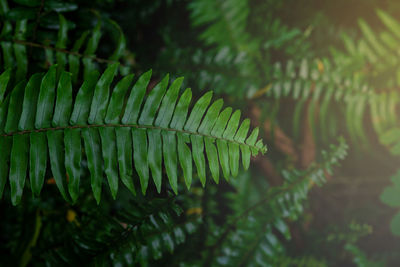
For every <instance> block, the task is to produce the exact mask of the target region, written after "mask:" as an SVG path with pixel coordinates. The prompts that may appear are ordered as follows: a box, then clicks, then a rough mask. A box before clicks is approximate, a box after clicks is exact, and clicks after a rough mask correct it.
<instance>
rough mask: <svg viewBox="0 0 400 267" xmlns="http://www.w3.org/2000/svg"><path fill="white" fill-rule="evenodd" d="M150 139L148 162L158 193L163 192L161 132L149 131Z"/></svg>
mask: <svg viewBox="0 0 400 267" xmlns="http://www.w3.org/2000/svg"><path fill="white" fill-rule="evenodd" d="M147 134H148V137H149V152H148V153H149V154H148V162H149V166H150V170H151V175H152V177H153V181H154V184H155V185H156V188H157V192H158V193H160V192H161V180H162V169H161V168H162V164H161V162H162V145H161V130H159V129H151V130H148V131H147Z"/></svg>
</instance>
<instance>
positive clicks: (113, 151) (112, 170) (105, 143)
mask: <svg viewBox="0 0 400 267" xmlns="http://www.w3.org/2000/svg"><path fill="white" fill-rule="evenodd" d="M99 132H100V137H101V146H102V152H103V159H104V172H105V173H106V176H107V180H108V185H109V186H110V191H111V195H112V197H113V199H115V198H116V197H117V192H118V162H117V147H116V140H115V131H114V128H108V127H105V128H100V129H99Z"/></svg>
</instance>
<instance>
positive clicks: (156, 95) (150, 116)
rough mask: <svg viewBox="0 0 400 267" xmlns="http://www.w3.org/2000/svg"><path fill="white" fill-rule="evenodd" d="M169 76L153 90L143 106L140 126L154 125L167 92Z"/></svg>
mask: <svg viewBox="0 0 400 267" xmlns="http://www.w3.org/2000/svg"><path fill="white" fill-rule="evenodd" d="M168 80H169V75H166V76H165V77H164V78H163V79H162V80H161V82H160V83H158V84H157V85H156V86H155V87H154V88H153V90H151V92H150V94H149V96H148V97H147V100H146V103H145V104H144V106H143V109H142V113H141V114H140V118H139V124H140V125H153V122H154V117H155V115H156V112H157V110H158V108H159V106H160V103H161V100H162V98H163V96H164V94H165V91H166V90H167V85H168Z"/></svg>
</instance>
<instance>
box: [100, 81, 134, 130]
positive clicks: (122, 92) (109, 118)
mask: <svg viewBox="0 0 400 267" xmlns="http://www.w3.org/2000/svg"><path fill="white" fill-rule="evenodd" d="M133 77H134V75H133V74H131V75H128V76H126V77H124V78H123V79H122V80H121V81H119V83H118V84H117V85H116V86H115V88H114V91H113V92H112V95H111V100H110V104H109V105H108V108H107V114H106V118H105V122H106V123H114V124H117V123H119V122H120V116H121V113H122V109H123V107H124V106H123V103H124V99H125V96H126V93H127V91H128V89H129V87H130V85H131V83H132V80H133Z"/></svg>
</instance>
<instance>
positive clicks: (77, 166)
mask: <svg viewBox="0 0 400 267" xmlns="http://www.w3.org/2000/svg"><path fill="white" fill-rule="evenodd" d="M64 133H65V134H64V143H65V169H66V171H67V174H68V178H69V180H68V191H69V194H70V195H71V199H72V202H73V203H75V202H76V200H77V199H78V196H79V183H80V178H81V160H82V143H81V130H80V129H65V131H64Z"/></svg>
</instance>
